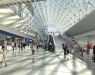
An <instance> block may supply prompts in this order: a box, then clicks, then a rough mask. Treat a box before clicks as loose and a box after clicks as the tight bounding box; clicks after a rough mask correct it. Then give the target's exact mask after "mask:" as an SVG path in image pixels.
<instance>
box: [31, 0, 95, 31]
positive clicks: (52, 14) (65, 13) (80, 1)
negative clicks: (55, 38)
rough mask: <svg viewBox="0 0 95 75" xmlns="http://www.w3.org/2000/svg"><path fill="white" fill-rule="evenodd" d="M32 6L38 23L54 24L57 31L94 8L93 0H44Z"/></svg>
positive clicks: (68, 26) (94, 0) (66, 28)
mask: <svg viewBox="0 0 95 75" xmlns="http://www.w3.org/2000/svg"><path fill="white" fill-rule="evenodd" d="M32 6H33V9H34V13H35V16H34V17H36V19H37V22H38V23H39V24H40V25H42V26H44V25H47V26H49V27H50V26H51V25H54V27H56V28H57V29H58V31H61V32H65V31H66V30H68V29H69V28H70V27H72V26H73V25H75V24H76V23H77V22H79V21H80V20H81V19H82V18H83V17H84V16H85V15H87V14H89V13H90V12H91V11H92V10H94V9H95V0H46V1H40V2H34V3H32ZM49 27H48V28H49Z"/></svg>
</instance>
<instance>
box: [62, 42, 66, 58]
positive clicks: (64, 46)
mask: <svg viewBox="0 0 95 75" xmlns="http://www.w3.org/2000/svg"><path fill="white" fill-rule="evenodd" d="M62 46H63V50H64V59H66V55H67V44H66V43H64V44H62Z"/></svg>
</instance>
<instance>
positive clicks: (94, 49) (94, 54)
mask: <svg viewBox="0 0 95 75" xmlns="http://www.w3.org/2000/svg"><path fill="white" fill-rule="evenodd" d="M93 62H95V45H94V46H93Z"/></svg>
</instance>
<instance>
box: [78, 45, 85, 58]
mask: <svg viewBox="0 0 95 75" xmlns="http://www.w3.org/2000/svg"><path fill="white" fill-rule="evenodd" d="M79 52H80V57H81V58H82V59H83V53H84V48H83V47H82V46H80V45H79Z"/></svg>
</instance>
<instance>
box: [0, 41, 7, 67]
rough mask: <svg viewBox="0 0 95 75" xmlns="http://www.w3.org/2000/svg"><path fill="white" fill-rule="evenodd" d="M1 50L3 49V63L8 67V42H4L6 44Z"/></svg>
mask: <svg viewBox="0 0 95 75" xmlns="http://www.w3.org/2000/svg"><path fill="white" fill-rule="evenodd" d="M1 49H2V63H4V64H5V66H7V59H6V56H7V41H4V44H3V45H2V47H1Z"/></svg>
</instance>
